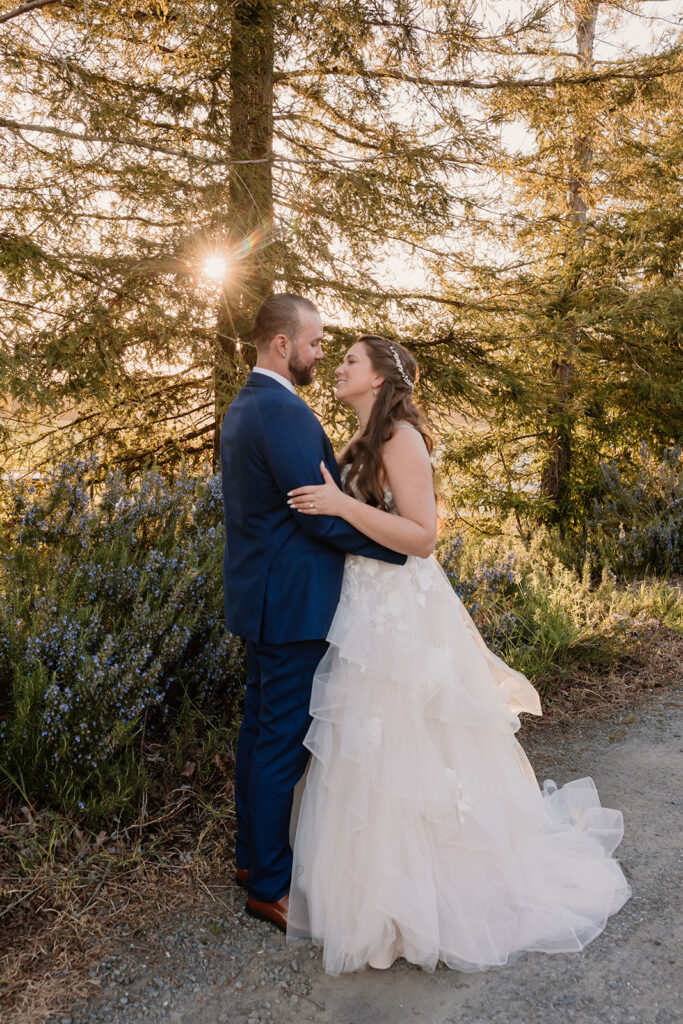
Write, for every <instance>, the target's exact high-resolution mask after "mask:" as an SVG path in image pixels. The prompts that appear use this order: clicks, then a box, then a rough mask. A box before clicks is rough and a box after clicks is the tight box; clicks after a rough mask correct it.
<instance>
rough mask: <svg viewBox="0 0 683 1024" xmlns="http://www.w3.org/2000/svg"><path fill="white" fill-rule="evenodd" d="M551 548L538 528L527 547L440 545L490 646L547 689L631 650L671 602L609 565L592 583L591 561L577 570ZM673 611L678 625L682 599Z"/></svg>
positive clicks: (493, 542)
mask: <svg viewBox="0 0 683 1024" xmlns="http://www.w3.org/2000/svg"><path fill="white" fill-rule="evenodd" d="M552 547H553V545H552V543H551V542H550V538H549V536H548V535H547V533H545V532H544V531H541V530H539V532H538V533H537V535H536V538H535V540H534V542H533V543H532V544H531V546H530V547H529V548H528V549H527V548H525V546H524V545H523V544H522V543H521V542H519V541H515V540H506V539H505V538H501V537H498V538H495V539H489V540H484V541H482V540H475V539H473V538H468V539H464V538H463V537H461V536H456V537H454V538H448V539H447V540H445V541H443V542H442V543H441V544H440V545H439V549H438V557H439V560H440V562H441V565H442V567H443V569H444V571H445V572H446V575H447V576H448V578H449V580H450V581H451V584H452V586H453V588H454V590H455V592H456V593H457V594H458V596H459V597H460V598H461V600H462V601H463V603H464V604H465V607H466V608H467V610H468V611H469V613H470V614H471V615H472V618H473V619H474V621H475V624H476V626H477V628H478V629H479V631H480V633H481V634H482V636H483V638H484V640H485V642H486V644H487V646H488V647H489V648H490V649H491V650H493V651H494V652H495V653H496V654H498V655H500V656H501V657H502V658H504V659H505V660H506V661H508V662H509V663H510V664H511V665H512V666H513V667H514V668H516V669H518V670H519V671H520V672H523V673H524V674H525V675H527V676H529V678H530V679H531V680H532V681H533V682H534V684H535V685H536V686H537V687H538V688H539V689H540V690H542V691H547V690H549V689H550V688H551V687H552V686H553V685H554V684H556V683H557V682H558V681H561V680H563V679H566V678H570V677H571V676H572V675H575V674H576V672H577V671H596V670H599V669H600V668H603V667H605V666H607V665H609V664H610V663H613V662H615V661H617V660H618V659H620V658H622V657H624V656H625V655H626V654H628V653H630V652H632V651H634V650H635V649H636V648H637V647H638V645H639V644H640V643H641V642H642V640H644V639H645V638H646V637H647V636H648V635H649V634H650V633H651V631H652V630H653V628H654V627H656V626H657V625H659V624H660V622H661V621H662V620H663V618H664V617H666V616H667V615H669V616H671V614H672V608H673V606H672V605H671V602H670V599H669V595H668V594H664V593H661V594H660V592H659V591H658V590H657V588H651V589H650V590H649V591H648V592H645V591H644V590H643V591H640V592H637V593H636V592H634V591H633V590H629V589H627V588H623V587H619V586H618V582H617V577H616V576H615V574H614V573H613V572H611V571H610V570H608V569H605V570H604V571H603V573H602V578H601V580H600V583H599V585H598V586H597V587H596V586H594V585H593V582H592V574H591V571H590V562H589V561H587V562H586V565H585V566H584V570H583V572H581V573H579V572H577V571H575V570H574V569H572V568H569V567H567V566H566V565H564V564H563V563H562V562H561V561H560V559H559V558H557V557H556V556H555V555H554V554H553V550H552ZM673 611H674V614H673V619H675V623H676V624H677V625H678V626H679V627H680V624H681V623H680V617H681V616H680V602H678V603H677V606H676V609H673ZM672 621H673V620H672Z"/></svg>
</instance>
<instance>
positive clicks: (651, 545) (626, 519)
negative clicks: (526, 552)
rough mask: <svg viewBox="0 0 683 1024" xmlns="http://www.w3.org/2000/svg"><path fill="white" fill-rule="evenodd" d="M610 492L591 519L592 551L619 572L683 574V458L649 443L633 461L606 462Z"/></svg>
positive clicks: (605, 478)
mask: <svg viewBox="0 0 683 1024" xmlns="http://www.w3.org/2000/svg"><path fill="white" fill-rule="evenodd" d="M601 471H602V477H603V483H604V490H603V493H602V495H601V497H600V499H599V500H596V501H595V503H594V508H593V514H592V516H591V518H590V520H589V521H588V524H587V526H588V539H587V548H588V551H589V552H590V553H591V554H592V555H594V556H595V557H596V559H598V560H599V561H600V562H602V563H603V564H606V563H607V564H609V565H611V567H612V568H613V569H614V571H615V572H617V573H618V574H619V575H623V576H637V575H642V574H643V573H645V572H656V573H660V574H662V573H663V574H668V573H671V572H683V456H682V454H681V448H680V446H676V447H674V448H667V449H665V450H664V452H663V454H662V456H661V458H659V457H657V456H655V455H654V454H653V453H652V452H651V451H650V449H649V448H648V446H647V445H646V444H645V443H643V444H642V445H641V446H640V448H639V449H638V450H637V451H636V452H634V453H633V456H632V458H631V461H630V463H629V464H624V463H623V462H622V463H619V464H617V462H616V461H615V460H614V459H612V460H610V461H609V462H603V463H602V464H601Z"/></svg>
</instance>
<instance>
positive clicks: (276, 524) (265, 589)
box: [221, 373, 406, 644]
mask: <svg viewBox="0 0 683 1024" xmlns="http://www.w3.org/2000/svg"><path fill="white" fill-rule="evenodd" d="M321 460H322V461H324V462H325V465H326V466H327V468H328V469H329V471H330V472H331V473H332V475H333V476H334V478H335V480H336V481H337V483H339V482H340V480H339V470H338V468H337V463H336V460H335V458H334V452H333V451H332V445H331V444H330V442H329V439H328V437H327V435H326V434H325V431H324V430H323V428H322V426H321V425H320V422H319V421H318V418H317V417H316V415H315V413H313V411H312V410H311V409H309V407H308V406H307V405H306V403H305V402H304V401H303V400H302V399H301V398H299V397H298V396H297V395H295V394H292V392H291V391H289V390H288V389H287V388H285V387H283V386H282V384H279V383H278V382H277V381H276V380H273V379H272V378H270V377H267V376H265V374H260V373H252V374H251V375H250V376H249V379H248V380H247V383H246V384H245V386H244V387H243V388H242V390H241V391H240V392H239V394H238V395H237V396H236V398H235V399H234V401H233V402H232V403H231V405H230V407H229V409H228V411H227V412H226V414H225V418H224V419H223V425H222V428H221V472H222V478H223V504H224V509H225V556H224V561H223V587H224V600H225V621H226V625H227V627H228V629H229V630H230V631H231V632H232V633H235V634H237V635H238V636H241V637H243V638H244V639H245V640H252V641H254V642H258V641H262V642H264V643H273V644H283V643H293V642H295V641H300V640H320V639H322V638H324V637H325V636H326V634H327V631H328V629H329V627H330V624H331V622H332V617H333V615H334V612H335V609H336V607H337V603H338V601H339V594H340V592H341V583H342V575H343V571H344V555H345V553H346V552H349V553H352V554H357V555H365V556H366V557H368V558H378V559H381V560H382V561H386V562H393V563H394V564H396V565H402V564H403V563H404V562H405V560H406V556H405V555H400V554H397V552H395V551H391V550H389V548H385V547H383V546H382V545H381V544H375V543H374V541H371V540H369V539H368V538H367V537H366V536H364V534H362V533H359V532H358V530H356V529H354V527H353V526H350V525H349V524H348V523H346V522H345V521H344V520H343V519H339V518H337V517H336V516H305V515H302V514H301V513H300V512H294V511H293V510H292V509H291V508H290V507H289V506H288V505H287V492H288V491H291V490H292V489H293V488H294V487H302V486H304V485H305V484H314V483H318V482H322V479H321V475H320V462H321Z"/></svg>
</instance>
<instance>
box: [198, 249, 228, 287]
mask: <svg viewBox="0 0 683 1024" xmlns="http://www.w3.org/2000/svg"><path fill="white" fill-rule="evenodd" d="M202 270H203V272H204V274H205V275H206V276H207V277H210V278H211V279H212V280H213V281H222V280H223V278H224V277H225V275H226V274H227V272H228V261H227V259H226V258H225V256H221V255H220V253H212V255H211V256H206V257H205V259H204V261H203V262H202Z"/></svg>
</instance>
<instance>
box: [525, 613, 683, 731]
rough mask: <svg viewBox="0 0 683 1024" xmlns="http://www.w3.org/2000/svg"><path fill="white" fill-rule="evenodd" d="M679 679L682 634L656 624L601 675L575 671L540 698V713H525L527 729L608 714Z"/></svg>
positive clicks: (682, 663)
mask: <svg viewBox="0 0 683 1024" xmlns="http://www.w3.org/2000/svg"><path fill="white" fill-rule="evenodd" d="M682 682H683V635H681V634H680V633H678V632H676V631H675V630H673V629H669V628H667V627H666V626H659V627H658V628H656V629H654V630H652V632H651V633H650V635H649V636H648V637H647V638H646V639H644V640H643V641H642V644H641V646H640V648H639V650H638V652H637V654H633V655H629V656H628V657H626V658H624V659H623V660H622V661H619V662H617V663H616V664H615V665H612V666H611V667H610V668H609V670H608V671H607V672H605V673H603V674H601V675H597V674H595V673H593V674H591V675H584V674H582V673H580V672H576V673H575V674H574V676H573V678H572V679H571V682H570V683H569V684H567V683H564V684H563V685H562V687H561V688H556V689H553V690H552V694H551V696H548V697H546V698H544V699H543V702H542V703H543V717H542V718H533V717H532V716H525V718H524V726H525V730H526V731H527V732H529V731H531V730H532V729H542V728H544V726H546V725H548V726H550V725H555V724H558V723H560V722H569V721H576V720H578V719H583V720H587V719H589V718H594V719H599V718H609V717H611V716H612V715H614V713H615V711H617V710H618V709H619V707H623V706H626V705H633V704H636V703H637V702H638V700H639V699H641V698H642V697H645V696H647V694H648V693H650V692H651V691H652V690H653V689H656V688H657V687H671V686H680V684H681V683H682Z"/></svg>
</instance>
